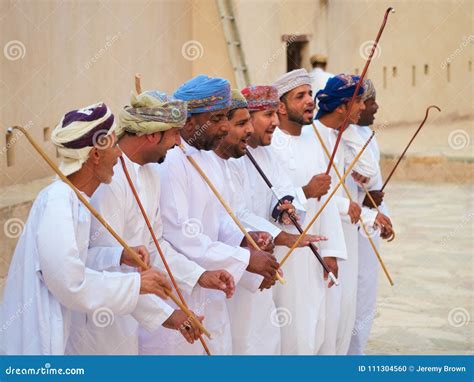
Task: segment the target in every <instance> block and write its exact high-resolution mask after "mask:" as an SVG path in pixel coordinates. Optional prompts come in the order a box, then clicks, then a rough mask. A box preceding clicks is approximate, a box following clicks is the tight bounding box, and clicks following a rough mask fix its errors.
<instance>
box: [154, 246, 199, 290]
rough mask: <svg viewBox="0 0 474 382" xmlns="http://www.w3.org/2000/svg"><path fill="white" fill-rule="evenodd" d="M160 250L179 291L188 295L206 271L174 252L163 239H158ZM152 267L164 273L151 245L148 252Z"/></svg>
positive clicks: (164, 270)
mask: <svg viewBox="0 0 474 382" xmlns="http://www.w3.org/2000/svg"><path fill="white" fill-rule="evenodd" d="M158 243H159V244H160V247H161V250H162V251H163V254H164V256H165V259H166V262H167V263H168V266H169V268H170V270H171V273H172V274H173V276H174V278H175V280H176V283H177V284H178V287H179V289H180V290H181V291H183V292H184V293H186V294H188V295H190V294H191V292H192V291H193V289H194V287H195V286H196V284H197V283H198V281H199V278H200V277H201V276H202V274H203V273H204V272H205V271H206V270H205V269H204V268H202V267H201V266H199V265H198V264H197V263H195V262H194V261H191V260H189V259H188V258H187V257H186V256H184V255H183V254H181V253H179V252H178V251H176V250H175V249H174V248H173V247H172V246H171V244H170V243H168V242H167V241H166V240H164V239H163V238H160V239H158ZM150 256H151V258H152V263H153V266H154V267H156V268H158V269H160V270H162V271H163V272H164V273H167V272H166V268H165V265H164V263H163V261H162V260H161V257H160V254H159V253H158V250H157V249H156V247H155V244H154V243H153V246H152V247H151V250H150Z"/></svg>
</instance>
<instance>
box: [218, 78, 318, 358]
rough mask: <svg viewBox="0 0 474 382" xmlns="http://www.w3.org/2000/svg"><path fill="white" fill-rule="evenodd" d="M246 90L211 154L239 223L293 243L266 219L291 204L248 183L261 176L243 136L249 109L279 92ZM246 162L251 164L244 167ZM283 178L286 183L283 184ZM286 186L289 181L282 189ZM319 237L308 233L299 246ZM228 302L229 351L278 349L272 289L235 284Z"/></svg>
mask: <svg viewBox="0 0 474 382" xmlns="http://www.w3.org/2000/svg"><path fill="white" fill-rule="evenodd" d="M246 90H249V91H248V92H246V93H245V94H246V96H247V99H249V98H250V100H249V103H247V101H246V99H245V98H244V96H243V95H242V94H241V93H240V91H238V90H233V92H232V104H231V107H230V110H229V112H228V114H227V116H228V119H229V122H230V125H231V128H230V130H229V133H228V134H227V136H225V137H224V138H223V140H222V141H221V143H220V144H219V146H218V147H217V148H216V149H215V150H214V152H215V154H214V153H212V154H211V155H213V156H214V159H215V160H216V162H217V163H218V164H219V165H220V167H221V169H222V177H224V178H226V180H227V181H226V186H227V187H228V188H229V189H230V194H231V195H232V199H231V201H230V203H231V205H232V208H233V209H234V211H235V212H236V214H237V216H238V218H239V219H240V220H241V222H242V223H244V224H245V225H246V227H249V229H251V230H256V231H266V232H269V233H270V234H271V235H272V236H273V237H274V242H275V244H278V245H287V246H291V244H293V243H294V242H295V241H296V239H297V237H298V236H297V235H292V234H289V233H287V232H285V231H282V230H281V229H280V228H278V227H277V226H276V225H274V224H272V223H271V222H270V219H271V220H273V221H275V219H273V218H272V213H273V212H276V213H277V215H276V217H277V219H278V220H280V221H282V220H284V219H282V218H281V214H282V212H283V211H284V210H285V211H287V210H289V211H290V213H291V211H293V210H294V207H293V205H292V204H291V203H287V204H285V205H284V206H282V207H281V208H278V209H275V207H276V206H277V199H276V198H275V197H274V196H273V194H272V192H271V190H270V189H269V188H268V187H267V186H266V185H265V184H264V183H263V182H257V184H256V185H255V186H256V187H253V186H251V182H250V178H252V179H253V180H259V179H261V178H260V175H259V174H258V172H257V170H256V169H255V168H254V167H253V165H252V164H251V163H249V159H248V157H247V156H246V155H245V154H246V150H248V149H249V147H248V146H247V141H248V140H250V139H251V138H252V135H253V133H254V132H255V130H254V128H253V125H252V123H251V116H250V113H249V110H251V111H252V113H253V112H257V110H260V111H262V112H264V110H265V108H268V107H271V106H272V104H276V105H278V96H277V92H276V89H275V88H273V87H271V86H265V87H264V86H259V87H251V88H249V89H244V92H245V91H246ZM257 94H258V95H259V97H258V99H259V101H260V103H259V109H257V108H256V104H255V102H253V100H255V99H256V98H255V97H253V96H255V95H257ZM256 149H258V148H256ZM262 149H263V148H262ZM231 158H233V159H231ZM238 158H240V159H238ZM237 159H238V160H237ZM246 165H250V166H251V167H249V168H247V167H246ZM257 177H258V178H257ZM280 177H285V175H284V173H283V172H280V173H279V174H278V179H275V180H276V181H277V182H278V184H277V187H275V188H274V189H275V191H276V192H277V194H278V195H281V198H283V197H285V196H288V195H289V194H290V193H293V192H294V187H292V186H291V184H290V185H289V186H288V179H284V180H280ZM285 181H286V182H285ZM283 183H286V184H285V185H283ZM285 186H287V187H286V189H285ZM300 209H302V207H300ZM277 211H278V212H277ZM300 211H301V210H299V211H298V212H300ZM287 223H288V222H287ZM318 239H319V238H317V237H313V236H309V237H308V238H307V239H306V240H304V242H303V243H302V245H307V242H308V241H317V240H318ZM227 306H228V308H229V313H230V322H231V328H232V348H233V354H244V355H254V354H260V355H261V354H267V355H268V354H272V355H278V354H281V345H280V328H279V323H278V321H277V320H276V315H277V313H278V312H277V310H276V307H275V303H274V301H273V293H272V289H265V290H262V291H257V292H252V291H249V290H248V289H246V288H244V287H242V286H237V289H236V293H235V295H234V297H233V298H232V299H230V300H229V301H228V302H227Z"/></svg>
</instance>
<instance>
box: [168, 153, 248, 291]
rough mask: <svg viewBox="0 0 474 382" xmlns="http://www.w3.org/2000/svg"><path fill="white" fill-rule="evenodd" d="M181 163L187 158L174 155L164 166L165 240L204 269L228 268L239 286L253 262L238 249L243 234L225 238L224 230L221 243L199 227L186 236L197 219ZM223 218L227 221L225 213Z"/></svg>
mask: <svg viewBox="0 0 474 382" xmlns="http://www.w3.org/2000/svg"><path fill="white" fill-rule="evenodd" d="M173 159H175V160H173ZM182 160H187V159H186V158H185V157H184V156H183V157H182V158H179V157H176V156H175V157H174V158H167V160H166V161H165V163H164V164H163V166H164V167H163V172H162V183H161V191H162V192H161V198H160V201H161V217H162V220H163V237H164V239H166V240H167V241H168V242H169V243H170V244H171V245H172V246H173V247H174V248H176V249H177V250H178V251H179V252H181V253H182V254H184V255H186V256H187V257H188V259H190V260H192V261H194V262H196V263H198V264H199V265H200V266H201V267H203V268H204V269H207V270H218V269H225V270H227V271H228V272H229V273H230V274H232V276H233V277H234V281H235V282H236V283H238V282H239V280H240V278H241V277H242V275H243V273H244V272H245V269H246V268H247V266H248V263H249V260H250V252H249V251H248V250H246V249H244V248H240V247H237V246H235V244H236V243H237V242H238V244H240V242H241V241H242V238H243V235H242V234H241V233H240V231H238V232H236V229H234V230H233V232H234V234H233V235H231V236H230V237H225V235H224V233H225V231H224V232H222V233H221V234H220V237H219V240H222V241H215V240H212V239H211V238H210V237H209V236H207V235H206V234H204V233H203V232H202V229H201V228H202V227H197V228H198V229H197V230H196V232H194V233H193V234H192V235H190V234H188V235H185V234H184V232H185V227H186V225H187V224H190V223H191V222H194V220H196V219H192V218H191V217H190V216H189V213H188V211H189V204H188V203H189V202H190V200H189V191H188V187H187V177H188V174H187V173H186V169H185V167H184V165H185V164H184V162H182ZM192 170H194V169H192ZM194 171H195V170H194ZM225 215H226V216H227V214H225ZM222 218H223V219H224V218H225V216H224V213H223V214H222ZM194 223H195V224H196V225H198V226H199V225H200V224H201V225H202V224H203V223H202V222H194ZM221 225H222V224H221ZM232 236H233V237H232ZM223 241H225V243H229V244H230V245H229V244H225V243H224V242H223Z"/></svg>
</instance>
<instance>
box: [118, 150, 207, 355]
mask: <svg viewBox="0 0 474 382" xmlns="http://www.w3.org/2000/svg"><path fill="white" fill-rule="evenodd" d="M120 164H121V165H122V168H123V172H124V173H125V177H126V178H127V182H128V184H129V186H130V189H131V190H132V193H133V196H134V197H135V200H136V202H137V204H138V207H139V208H140V211H141V213H142V216H143V219H144V220H145V223H146V226H147V227H148V230H149V231H150V235H151V237H152V239H153V242H154V243H155V247H156V249H157V250H158V253H159V255H160V257H161V260H162V261H163V264H164V266H165V268H166V272H167V273H168V275H169V277H170V280H171V283H172V284H173V286H174V289H175V290H176V293H177V294H178V297H179V299H180V301H181V303H182V304H183V305H184V306H185V307H186V308H188V305H187V304H186V301H185V300H184V297H183V295H182V293H181V291H180V289H179V287H178V284H177V283H176V280H175V278H174V276H173V273H172V272H171V268H170V267H169V265H168V261H166V258H165V254H164V253H163V250H162V249H161V246H160V244H159V243H158V240H157V238H156V235H155V232H154V231H153V228H152V226H151V223H150V219H149V218H148V215H147V213H146V211H145V208H143V204H142V202H141V200H140V197H139V196H138V193H137V190H136V188H135V186H134V184H133V182H132V178H130V174H129V172H128V169H127V165H126V164H125V160H124V159H123V156H122V155H120ZM199 341H200V342H201V344H202V346H203V348H204V350H205V351H206V353H207V355H211V352H210V351H209V348H208V347H207V344H206V342H205V341H204V338H202V336H201V335H199Z"/></svg>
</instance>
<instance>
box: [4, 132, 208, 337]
mask: <svg viewBox="0 0 474 382" xmlns="http://www.w3.org/2000/svg"><path fill="white" fill-rule="evenodd" d="M13 129H17V130H19V131H21V132H22V133H23V134H24V135H25V136H26V138H27V139H28V141H29V142H30V143H31V145H32V146H33V147H34V148H35V150H36V151H37V152H38V154H40V155H41V157H42V158H43V159H44V160H45V161H46V163H48V165H49V166H50V167H51V168H52V169H53V171H54V172H55V173H56V174H58V176H59V178H60V179H61V180H62V181H63V182H64V183H66V184H67V185H68V186H69V187H71V189H72V190H73V191H74V193H75V194H76V196H77V197H78V199H79V200H80V201H81V202H82V204H84V206H85V207H86V208H87V209H88V210H89V211H90V213H91V214H92V215H93V216H94V217H95V218H96V219H97V220H98V221H99V222H100V223H101V224H102V225H103V226H104V228H105V229H106V230H107V231H109V233H110V234H111V235H112V236H113V237H114V238H115V240H117V241H118V242H119V244H120V245H121V246H122V247H123V248H124V249H125V250H126V251H127V252H129V253H130V254H131V255H132V257H133V258H134V260H135V262H136V263H137V264H138V265H139V266H140V268H142V269H145V270H146V269H149V266H148V265H147V264H146V263H145V262H144V261H143V260H142V259H141V258H140V256H139V255H138V254H137V253H136V252H135V251H134V250H133V249H132V248H130V247H129V246H128V244H127V243H125V241H124V240H123V239H122V238H121V237H120V236H119V235H118V234H117V233H116V232H115V231H114V229H113V228H112V227H111V226H110V225H109V224H108V223H107V222H106V221H105V219H104V218H103V217H102V216H101V215H100V214H99V213H98V212H97V210H96V209H95V208H94V207H92V205H91V204H90V203H89V202H88V201H87V199H86V198H85V197H84V196H83V195H82V194H81V192H80V191H79V190H78V189H77V188H76V187H75V186H74V185H73V184H72V183H71V181H70V180H69V179H68V178H67V177H66V176H65V175H64V174H63V173H62V172H61V170H60V169H59V168H58V166H56V164H55V163H54V162H53V161H52V160H51V159H50V158H49V157H48V155H47V154H46V153H45V152H44V150H43V149H42V148H41V147H40V146H39V145H38V144H37V143H36V142H35V140H34V139H33V137H32V136H31V135H30V134H29V133H28V131H26V129H24V128H23V127H20V126H14V127H10V128H9V129H8V132H9V133H10V134H11V133H12V132H13ZM165 292H166V295H167V296H168V297H169V298H171V300H173V302H174V303H175V304H176V305H177V306H178V307H179V308H180V309H181V310H182V311H183V312H184V313H186V314H187V315H188V316H189V317H190V318H191V319H192V320H193V321H194V322H195V323H196V325H197V326H198V327H199V329H200V330H201V331H202V332H203V333H204V334H205V335H206V336H208V337H209V338H210V336H211V335H210V333H209V332H208V331H207V329H206V328H205V327H204V326H203V325H202V324H201V323H200V322H199V320H198V319H196V318H194V316H193V314H192V313H191V312H190V311H189V309H188V308H186V307H185V306H184V305H183V304H182V303H181V302H180V301H179V299H178V298H177V297H176V296H175V295H174V294H173V292H172V291H168V290H166V291H165Z"/></svg>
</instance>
